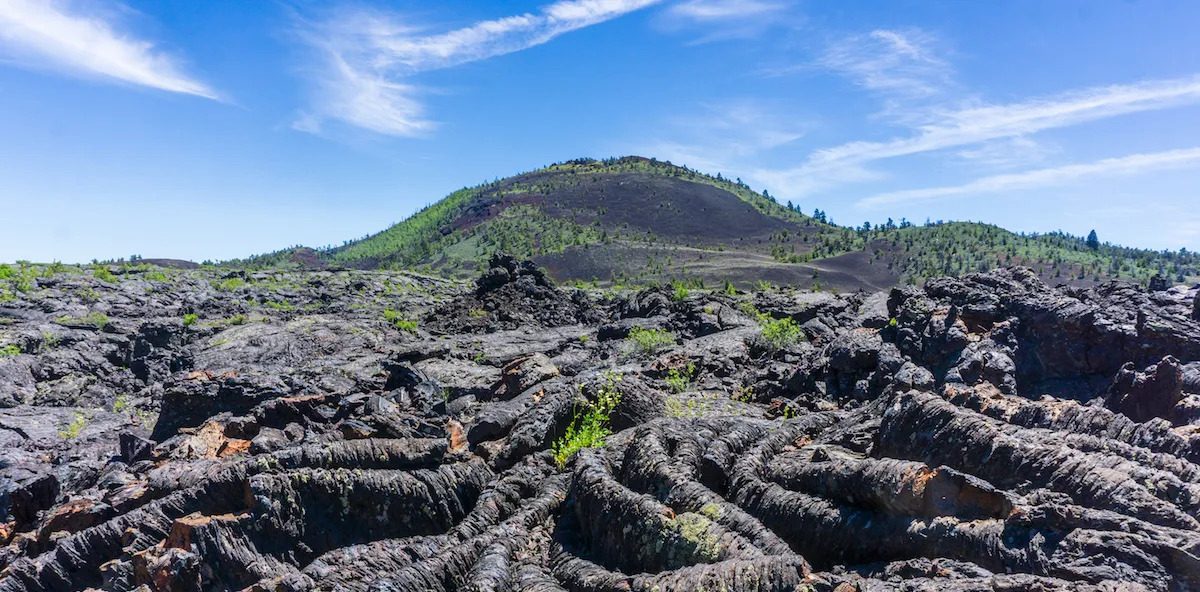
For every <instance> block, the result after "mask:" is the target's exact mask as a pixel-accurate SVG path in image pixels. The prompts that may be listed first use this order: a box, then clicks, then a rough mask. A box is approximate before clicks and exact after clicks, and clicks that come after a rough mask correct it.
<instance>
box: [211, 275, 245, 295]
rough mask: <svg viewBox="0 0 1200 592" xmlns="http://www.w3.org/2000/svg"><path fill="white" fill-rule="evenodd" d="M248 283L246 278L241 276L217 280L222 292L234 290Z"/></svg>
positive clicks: (218, 287)
mask: <svg viewBox="0 0 1200 592" xmlns="http://www.w3.org/2000/svg"><path fill="white" fill-rule="evenodd" d="M245 285H246V280H244V279H242V278H240V277H231V278H226V279H223V280H221V281H219V282H217V289H218V290H220V291H222V292H232V291H234V290H237V289H238V288H241V287H242V286H245Z"/></svg>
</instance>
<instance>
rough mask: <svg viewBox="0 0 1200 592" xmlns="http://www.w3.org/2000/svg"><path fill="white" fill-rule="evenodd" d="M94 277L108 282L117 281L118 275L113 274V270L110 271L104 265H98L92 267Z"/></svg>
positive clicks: (113, 282)
mask: <svg viewBox="0 0 1200 592" xmlns="http://www.w3.org/2000/svg"><path fill="white" fill-rule="evenodd" d="M92 277H94V278H96V279H98V280H100V281H102V282H104V283H106V284H115V283H117V276H115V275H113V272H111V271H109V269H108V268H107V267H105V266H103V265H97V266H95V267H93V268H92Z"/></svg>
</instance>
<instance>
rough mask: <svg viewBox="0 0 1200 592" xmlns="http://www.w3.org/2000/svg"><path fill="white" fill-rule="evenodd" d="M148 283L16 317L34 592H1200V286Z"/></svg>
mask: <svg viewBox="0 0 1200 592" xmlns="http://www.w3.org/2000/svg"><path fill="white" fill-rule="evenodd" d="M115 271H117V272H119V273H118V274H117V277H116V279H115V281H98V280H95V279H94V278H92V277H91V276H89V275H85V274H59V275H55V276H53V277H45V278H39V279H38V283H37V286H36V287H35V288H34V289H32V290H30V291H28V292H26V293H22V294H19V295H18V297H17V298H16V299H15V300H13V301H11V302H4V303H0V323H2V324H0V344H12V345H15V346H16V350H17V351H16V352H15V353H14V354H13V355H8V356H4V357H0V450H2V452H0V591H4V592H17V591H43V590H45V591H49V590H85V589H94V590H152V591H166V590H171V591H193V590H205V591H207V590H250V591H262V592H266V591H317V590H379V591H392V590H396V591H400V590H414V591H415V590H477V591H485V590H486V591H514V592H516V591H529V592H533V591H537V592H552V591H563V590H572V591H596V592H600V591H645V592H650V591H666V590H708V591H713V590H730V591H737V590H753V591H765V590H771V591H795V590H806V591H809V590H811V591H836V592H851V591H867V590H953V591H985V590H995V591H999V590H1005V591H1016V590H1072V591H1093V590H1094V591H1101V590H1104V591H1116V590H1196V589H1200V560H1198V557H1197V553H1198V551H1200V321H1197V320H1196V319H1195V318H1194V310H1195V308H1194V307H1195V306H1196V305H1195V304H1194V303H1195V302H1196V301H1197V295H1196V290H1195V289H1191V290H1187V289H1185V288H1182V287H1178V288H1171V289H1168V290H1164V291H1155V292H1150V291H1147V290H1145V289H1142V288H1140V287H1137V286H1133V285H1127V284H1120V283H1110V284H1105V285H1101V286H1099V287H1096V288H1092V289H1075V288H1053V287H1049V286H1047V285H1045V284H1044V283H1042V282H1041V281H1040V280H1039V279H1037V277H1036V276H1035V275H1034V274H1033V273H1032V272H1030V271H1028V270H1025V269H1021V268H1011V269H999V270H996V271H993V272H990V273H983V274H974V275H969V276H965V277H962V278H943V279H937V280H932V281H930V282H928V283H927V284H926V285H925V286H924V287H923V288H916V287H905V288H898V289H893V290H891V291H890V292H883V293H877V294H864V293H859V294H829V293H805V292H796V291H792V290H787V289H783V290H773V291H769V292H758V293H749V294H745V293H743V294H724V293H718V292H713V293H709V292H707V291H702V290H692V291H691V292H690V293H688V294H679V293H675V292H672V291H670V290H663V289H657V288H650V289H645V290H641V291H603V290H574V289H566V288H558V287H555V286H554V285H553V284H552V283H551V282H549V281H548V280H547V279H546V277H545V276H544V275H543V274H542V272H541V271H540V270H538V269H536V268H535V267H534V266H532V265H531V264H529V263H523V262H518V261H515V260H513V259H511V258H508V257H503V256H497V257H496V258H494V259H493V261H492V266H491V269H489V270H488V271H487V272H486V273H485V274H484V275H483V276H482V277H481V278H480V279H479V280H478V281H477V282H476V283H475V284H473V285H464V284H459V283H454V282H449V281H446V280H441V279H436V278H431V277H426V276H421V275H418V274H412V273H405V272H383V271H378V272H366V271H331V270H326V271H310V272H295V271H268V272H221V271H215V270H208V269H201V270H187V271H172V272H170V273H169V274H161V273H160V274H158V275H156V276H153V277H151V276H150V275H149V274H147V273H146V272H145V270H141V269H137V268H124V269H117V270H115ZM185 315H187V316H186V317H185ZM781 319H790V324H794V326H796V327H798V328H799V329H798V332H793V333H791V334H790V335H789V338H787V339H782V340H781V339H768V338H766V337H765V336H764V333H765V332H766V331H767V329H766V327H770V326H772V323H777V322H780V320H781ZM398 320H404V321H405V322H404V323H399V322H398ZM414 325H415V328H414ZM789 326H790V325H789ZM776 328H777V326H776ZM648 335H649V336H656V337H658V339H656V340H649V339H647V338H646V336H648ZM9 351H13V348H9ZM597 409H601V410H604V411H605V412H606V413H605V415H604V416H603V417H601V418H600V419H599V421H600V424H602V426H603V428H604V431H605V432H611V434H609V435H608V436H607V438H603V439H601V440H596V441H591V442H588V443H584V444H583V445H581V446H578V447H577V448H578V450H577V451H575V450H570V451H567V452H564V443H567V442H570V441H572V439H573V438H576V437H578V436H579V432H580V428H579V426H580V425H582V424H581V423H580V422H581V421H582V420H583V419H584V418H585V416H587V414H588V412H589V411H590V410H597ZM598 425H599V424H598ZM601 435H603V434H601Z"/></svg>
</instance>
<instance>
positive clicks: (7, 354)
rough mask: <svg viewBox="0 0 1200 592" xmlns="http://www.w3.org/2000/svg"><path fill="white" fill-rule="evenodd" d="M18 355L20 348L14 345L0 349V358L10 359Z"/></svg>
mask: <svg viewBox="0 0 1200 592" xmlns="http://www.w3.org/2000/svg"><path fill="white" fill-rule="evenodd" d="M20 353H21V348H20V347H19V346H18V345H17V344H15V343H10V344H8V345H6V346H4V347H0V358H11V357H13V356H16V355H20Z"/></svg>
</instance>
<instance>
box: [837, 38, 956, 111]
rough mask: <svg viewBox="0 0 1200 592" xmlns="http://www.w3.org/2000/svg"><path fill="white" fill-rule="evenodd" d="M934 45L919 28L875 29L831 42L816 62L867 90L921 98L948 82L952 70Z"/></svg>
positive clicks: (942, 88)
mask: <svg viewBox="0 0 1200 592" xmlns="http://www.w3.org/2000/svg"><path fill="white" fill-rule="evenodd" d="M936 45H937V40H936V39H935V38H934V36H933V35H931V34H929V33H928V32H925V31H922V30H920V29H907V30H887V29H876V30H874V31H871V32H869V33H866V34H863V35H852V36H850V37H847V38H845V39H842V40H839V41H837V42H835V43H833V44H831V45H830V46H829V47H827V48H826V50H825V52H824V54H823V55H822V56H821V57H820V59H819V60H818V61H817V64H818V65H819V66H820V67H822V68H825V69H827V70H831V71H833V72H836V73H838V74H841V75H843V76H845V77H847V78H849V79H850V80H851V81H853V82H854V83H855V84H857V85H859V86H861V87H862V88H865V89H867V90H870V91H875V92H879V93H884V94H887V95H896V96H899V97H900V98H904V99H913V98H924V97H929V96H933V95H936V94H938V93H940V92H942V91H943V90H944V89H945V88H946V87H948V86H950V85H951V79H952V75H953V69H952V68H951V67H950V64H949V63H948V62H947V61H946V60H944V59H943V58H942V57H941V55H940V54H939V52H938V51H937V50H936V49H935V46H936Z"/></svg>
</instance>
